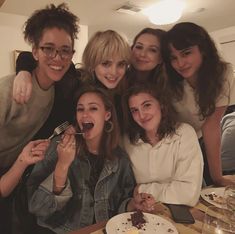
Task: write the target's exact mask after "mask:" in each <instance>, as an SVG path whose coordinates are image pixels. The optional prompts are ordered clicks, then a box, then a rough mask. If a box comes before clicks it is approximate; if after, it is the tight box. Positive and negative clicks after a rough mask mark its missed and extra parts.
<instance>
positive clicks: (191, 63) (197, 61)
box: [170, 44, 203, 84]
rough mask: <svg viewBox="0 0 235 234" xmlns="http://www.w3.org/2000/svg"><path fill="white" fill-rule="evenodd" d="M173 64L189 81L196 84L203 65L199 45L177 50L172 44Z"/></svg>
mask: <svg viewBox="0 0 235 234" xmlns="http://www.w3.org/2000/svg"><path fill="white" fill-rule="evenodd" d="M170 51H171V57H170V58H171V65H172V67H173V68H174V69H175V70H176V72H178V73H179V74H180V75H181V76H182V77H183V78H185V79H186V80H187V81H188V82H189V83H191V84H195V81H196V79H197V75H198V71H199V69H200V67H201V65H202V61H203V58H202V54H201V51H200V50H199V47H198V46H197V45H195V46H191V47H189V48H185V49H183V50H177V49H175V48H174V47H173V45H172V44H170Z"/></svg>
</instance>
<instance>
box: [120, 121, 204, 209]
mask: <svg viewBox="0 0 235 234" xmlns="http://www.w3.org/2000/svg"><path fill="white" fill-rule="evenodd" d="M124 147H125V150H126V151H127V153H128V154H129V156H130V159H131V162H132V168H133V171H134V174H135V178H136V181H137V183H138V184H140V186H139V192H140V193H142V192H143V193H149V194H152V195H153V196H154V198H155V200H156V201H161V202H163V203H172V204H184V205H189V206H194V205H195V204H196V203H197V202H198V199H199V196H200V191H201V185H202V177H203V158H202V153H201V149H200V146H199V143H198V139H197V135H196V132H195V131H194V129H193V128H192V127H191V126H190V125H188V124H181V125H180V126H179V127H178V128H177V130H176V134H174V135H173V136H168V137H166V138H164V139H162V140H161V141H159V142H158V143H157V144H156V145H155V146H152V145H150V144H148V143H145V142H143V141H142V140H141V139H140V140H139V141H138V142H137V144H135V145H134V144H131V143H130V141H129V140H128V138H127V137H126V138H125V139H124Z"/></svg>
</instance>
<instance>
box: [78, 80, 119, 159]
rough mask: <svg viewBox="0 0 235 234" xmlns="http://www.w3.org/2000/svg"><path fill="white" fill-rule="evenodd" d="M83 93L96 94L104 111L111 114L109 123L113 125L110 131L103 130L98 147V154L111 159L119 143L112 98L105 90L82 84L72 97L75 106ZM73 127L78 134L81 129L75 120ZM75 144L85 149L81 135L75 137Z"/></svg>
mask: <svg viewBox="0 0 235 234" xmlns="http://www.w3.org/2000/svg"><path fill="white" fill-rule="evenodd" d="M85 93H95V94H97V95H98V96H99V97H100V98H101V99H102V101H103V103H104V106H105V109H106V111H110V113H111V117H110V119H109V121H110V122H112V125H113V127H112V131H111V132H107V131H106V130H105V129H104V130H103V135H102V138H101V144H100V147H99V154H100V155H102V156H103V157H104V158H109V159H113V155H112V150H114V149H115V148H116V147H117V146H118V143H119V126H118V121H117V115H116V110H115V106H114V104H113V102H112V98H111V97H110V96H109V94H108V92H107V90H105V89H103V88H100V87H96V86H94V85H91V84H89V83H88V84H84V85H83V86H82V87H81V88H80V89H79V90H78V91H77V92H76V94H75V96H74V102H75V103H76V105H77V102H78V100H79V99H80V97H81V96H82V95H83V94H85ZM106 124H108V123H106ZM74 126H75V128H76V129H77V130H78V131H79V132H81V129H80V128H79V125H78V123H77V121H76V120H75V121H74ZM108 127H110V126H108ZM77 142H78V144H79V145H80V144H81V145H83V147H84V149H86V144H85V141H84V139H83V137H82V136H81V135H77Z"/></svg>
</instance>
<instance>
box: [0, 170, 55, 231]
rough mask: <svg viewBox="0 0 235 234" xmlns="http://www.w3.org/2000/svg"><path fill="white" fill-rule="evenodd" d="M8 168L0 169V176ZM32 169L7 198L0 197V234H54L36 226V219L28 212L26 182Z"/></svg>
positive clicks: (27, 171) (26, 172)
mask: <svg viewBox="0 0 235 234" xmlns="http://www.w3.org/2000/svg"><path fill="white" fill-rule="evenodd" d="M8 169H9V168H4V169H3V168H0V176H2V175H3V174H4V173H6V172H7V171H8ZM32 169H33V167H29V168H27V169H26V171H25V173H24V175H23V176H22V179H21V181H20V182H19V184H18V185H17V187H16V188H15V189H14V191H13V192H12V193H11V195H10V196H9V197H7V198H1V197H0V233H1V234H32V233H33V234H54V232H52V231H50V230H49V229H47V228H43V227H40V226H39V225H37V222H36V217H35V216H34V215H32V214H30V213H29V211H28V199H27V187H26V182H27V179H28V176H29V175H30V173H31V171H32Z"/></svg>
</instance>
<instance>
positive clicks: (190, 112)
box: [174, 68, 235, 138]
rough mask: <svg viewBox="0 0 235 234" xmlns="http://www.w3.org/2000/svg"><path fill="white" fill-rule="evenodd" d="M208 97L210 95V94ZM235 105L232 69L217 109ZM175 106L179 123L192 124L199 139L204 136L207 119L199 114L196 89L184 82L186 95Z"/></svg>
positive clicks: (229, 70)
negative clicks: (202, 130) (203, 127)
mask: <svg viewBox="0 0 235 234" xmlns="http://www.w3.org/2000/svg"><path fill="white" fill-rule="evenodd" d="M208 95H210V94H209V93H208ZM233 104H235V78H234V76H233V71H232V69H231V68H229V69H228V71H227V73H226V75H225V82H224V86H223V91H222V92H221V95H220V96H219V97H218V99H217V101H216V107H221V106H228V105H233ZM174 106H175V108H176V111H177V112H178V114H179V121H181V122H185V123H188V124H190V125H191V126H193V127H194V129H195V131H196V133H197V136H198V138H200V137H201V136H202V133H201V128H202V125H203V123H204V122H205V119H203V120H202V117H201V116H200V115H199V114H198V113H199V106H198V105H197V103H196V100H195V96H194V89H193V88H192V87H191V86H190V85H189V83H188V82H187V81H186V80H184V95H183V98H182V100H180V101H178V102H175V103H174Z"/></svg>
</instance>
